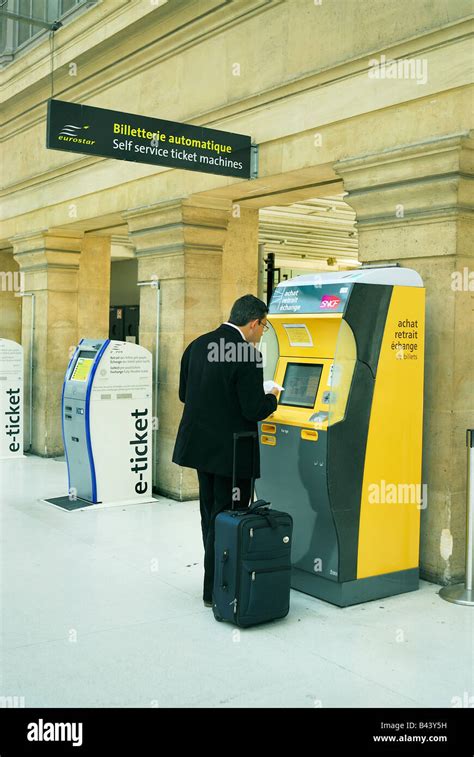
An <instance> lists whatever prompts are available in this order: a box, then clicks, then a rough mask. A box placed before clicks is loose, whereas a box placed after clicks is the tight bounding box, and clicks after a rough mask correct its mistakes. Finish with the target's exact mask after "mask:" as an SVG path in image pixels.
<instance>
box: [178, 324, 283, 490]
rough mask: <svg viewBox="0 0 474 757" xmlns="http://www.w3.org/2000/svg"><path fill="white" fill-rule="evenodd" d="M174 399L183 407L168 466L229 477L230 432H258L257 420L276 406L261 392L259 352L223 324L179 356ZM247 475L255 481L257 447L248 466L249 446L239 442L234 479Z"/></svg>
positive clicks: (258, 470)
mask: <svg viewBox="0 0 474 757" xmlns="http://www.w3.org/2000/svg"><path fill="white" fill-rule="evenodd" d="M179 398H180V400H181V402H184V403H185V404H184V411H183V417H182V419H181V423H180V425H179V429H178V435H177V438H176V444H175V447H174V452H173V462H175V463H178V465H183V466H185V467H187V468H196V469H197V470H202V471H206V472H208V473H217V474H219V475H221V476H231V475H232V460H233V443H234V440H233V434H234V432H236V431H257V421H261V420H264V419H265V418H267V417H268V416H269V415H271V413H273V412H274V410H276V407H277V404H278V401H277V398H276V397H275V396H274V395H273V394H265V392H264V391H263V363H262V355H261V353H260V352H259V351H258V350H257V349H256V348H255V347H254V346H253V345H252V344H250V343H249V342H247V341H246V340H245V339H244V338H243V337H242V335H241V334H240V332H239V331H237V329H235V328H234V327H233V326H228V325H226V324H222V325H221V326H219V328H218V329H216V330H215V331H211V332H209V333H208V334H203V336H200V337H198V338H197V339H195V340H194V341H193V342H191V344H189V345H188V347H187V348H186V350H185V351H184V354H183V357H182V359H181V373H180V380H179ZM252 475H255V477H257V478H258V477H259V476H260V457H259V450H258V445H257V450H256V460H255V461H254V467H253V463H252V454H251V445H250V443H249V440H248V439H247V440H245V439H244V440H241V441H240V442H238V447H237V464H236V476H237V477H242V478H250V477H251V476H252Z"/></svg>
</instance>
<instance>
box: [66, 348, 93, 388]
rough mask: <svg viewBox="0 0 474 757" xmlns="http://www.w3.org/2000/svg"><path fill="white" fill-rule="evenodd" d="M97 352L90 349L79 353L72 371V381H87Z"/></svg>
mask: <svg viewBox="0 0 474 757" xmlns="http://www.w3.org/2000/svg"><path fill="white" fill-rule="evenodd" d="M96 354H97V353H96V352H91V351H90V350H89V351H87V352H86V351H85V350H82V351H81V352H80V353H79V357H78V358H77V360H76V365H75V366H74V370H73V372H72V376H71V380H72V381H87V378H88V376H89V373H90V370H91V368H92V364H93V362H94V358H95V356H96Z"/></svg>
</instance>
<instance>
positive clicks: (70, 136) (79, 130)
mask: <svg viewBox="0 0 474 757" xmlns="http://www.w3.org/2000/svg"><path fill="white" fill-rule="evenodd" d="M89 128H90V127H89V125H86V126H77V125H76V124H65V125H64V126H63V128H62V129H61V131H60V132H59V135H58V139H61V140H63V141H64V142H78V143H79V144H83V145H94V144H95V139H88V138H87V134H84V132H85V131H86V130H87V129H89Z"/></svg>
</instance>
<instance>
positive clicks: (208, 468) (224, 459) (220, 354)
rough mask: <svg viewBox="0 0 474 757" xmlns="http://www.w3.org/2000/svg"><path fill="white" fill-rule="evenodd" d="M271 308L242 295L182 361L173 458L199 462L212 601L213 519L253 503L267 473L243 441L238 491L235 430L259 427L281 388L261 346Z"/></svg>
mask: <svg viewBox="0 0 474 757" xmlns="http://www.w3.org/2000/svg"><path fill="white" fill-rule="evenodd" d="M267 313H268V308H267V306H266V305H265V303H264V302H262V300H259V299H257V297H254V296H253V295H252V294H246V295H244V296H243V297H240V298H239V299H238V300H236V302H235V303H234V305H233V306H232V310H231V313H230V316H229V320H228V321H227V322H226V323H223V324H222V325H221V326H219V328H217V329H216V330H215V331H211V332H209V333H208V334H203V336H200V337H198V338H197V339H195V340H194V341H193V342H191V344H189V345H188V347H187V348H186V350H185V351H184V354H183V357H182V359H181V373H180V380H179V398H180V400H181V402H184V403H185V405H184V411H183V417H182V419H181V423H180V425H179V429H178V435H177V438H176V444H175V448H174V452H173V462H175V463H178V465H183V466H185V467H187V468H195V469H196V470H197V474H198V480H199V503H200V510H201V526H202V538H203V543H204V591H203V600H204V604H205V605H206V606H207V607H212V588H213V583H214V521H215V518H216V515H217V514H218V513H220V512H221V511H222V510H225V509H230V507H231V505H232V500H234V507H235V506H236V505H237V506H238V507H239V508H246V507H248V504H249V501H250V497H251V495H253V492H251V491H250V488H251V481H250V479H251V477H252V475H254V476H255V477H256V478H258V477H259V476H260V460H259V452H258V445H257V450H256V459H253V455H252V450H251V449H250V446H249V445H247V448H246V449H245V444H244V441H245V442H249V441H250V440H249V439H246V440H244V441H241V442H238V444H239V447H238V454H237V465H236V488H235V490H234V491H233V490H232V463H233V444H234V433H235V432H237V431H257V421H261V420H264V419H265V418H267V417H268V416H269V415H271V413H273V412H274V411H275V410H276V407H277V402H278V401H277V395H278V390H277V389H272V391H271V393H270V394H265V392H264V390H263V360H262V355H261V353H260V352H259V351H258V350H257V348H256V347H255V345H256V344H257V343H258V342H259V341H260V338H261V336H262V334H263V332H264V330H265V329H266V328H268V327H267V326H266V318H267Z"/></svg>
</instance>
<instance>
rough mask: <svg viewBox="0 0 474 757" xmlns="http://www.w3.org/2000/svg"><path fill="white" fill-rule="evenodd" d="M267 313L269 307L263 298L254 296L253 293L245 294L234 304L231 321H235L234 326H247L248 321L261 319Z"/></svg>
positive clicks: (230, 316)
mask: <svg viewBox="0 0 474 757" xmlns="http://www.w3.org/2000/svg"><path fill="white" fill-rule="evenodd" d="M267 313H268V307H267V306H266V305H265V303H264V302H263V301H262V300H259V299H258V297H254V295H253V294H244V296H243V297H239V299H238V300H236V301H235V302H234V304H233V305H232V310H231V311H230V315H229V323H233V324H234V326H246V325H247V323H249V322H250V321H255V320H256V319H258V320H259V321H261V320H262V318H265V316H266V315H267Z"/></svg>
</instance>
